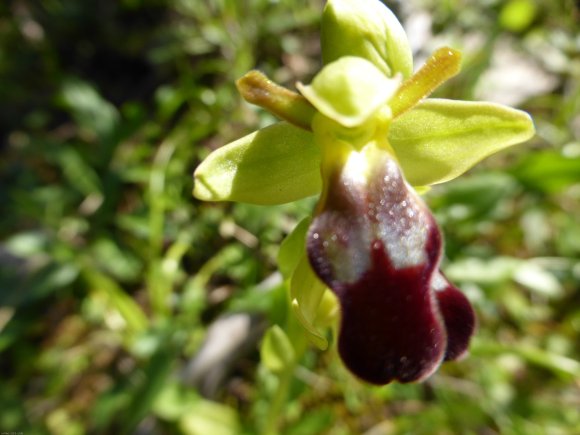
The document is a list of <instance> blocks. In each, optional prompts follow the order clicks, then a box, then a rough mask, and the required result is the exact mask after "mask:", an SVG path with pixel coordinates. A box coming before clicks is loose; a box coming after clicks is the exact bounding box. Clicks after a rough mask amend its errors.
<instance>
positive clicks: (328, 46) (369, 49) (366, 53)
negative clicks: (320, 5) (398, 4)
mask: <svg viewBox="0 0 580 435" xmlns="http://www.w3.org/2000/svg"><path fill="white" fill-rule="evenodd" d="M321 45H322V60H323V62H324V64H325V65H326V64H329V63H330V62H334V61H335V60H337V59H340V58H341V57H344V56H357V57H362V58H364V59H367V60H368V61H370V62H371V63H373V64H374V65H375V66H376V67H377V68H379V69H380V70H381V71H382V72H383V73H384V74H385V75H387V76H388V77H393V76H395V75H396V74H397V73H401V74H402V75H403V77H405V78H406V77H409V76H410V75H411V74H412V73H413V55H412V52H411V48H410V46H409V41H408V40H407V35H406V34H405V31H404V29H403V27H402V26H401V24H400V23H399V21H398V20H397V17H395V15H394V14H393V13H392V12H391V11H390V10H389V9H388V8H387V7H386V6H385V5H384V4H382V3H381V2H379V1H378V0H330V1H329V2H328V3H327V4H326V6H325V8H324V11H323V13H322V24H321Z"/></svg>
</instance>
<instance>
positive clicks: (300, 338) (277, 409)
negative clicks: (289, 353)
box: [263, 312, 308, 435]
mask: <svg viewBox="0 0 580 435" xmlns="http://www.w3.org/2000/svg"><path fill="white" fill-rule="evenodd" d="M289 316H290V317H289V319H290V320H289V322H288V323H289V327H288V332H289V334H288V336H289V338H290V340H291V342H292V343H293V344H294V355H295V357H294V361H293V362H292V364H289V365H288V366H287V367H286V368H285V369H284V371H283V372H281V373H280V374H279V375H278V388H277V389H276V394H275V395H274V397H273V399H272V402H271V405H270V408H269V409H268V416H267V418H266V424H265V425H264V431H263V434H264V435H278V434H279V433H280V430H279V426H280V416H281V414H282V407H283V406H284V403H285V402H286V400H287V398H288V392H289V390H290V384H291V382H292V378H293V377H294V372H295V370H296V366H297V365H298V363H299V361H300V360H302V357H303V356H304V353H305V352H306V349H307V348H308V342H307V340H306V337H305V335H304V332H303V331H302V330H300V329H299V328H301V326H300V325H298V324H297V321H296V319H295V318H294V315H293V313H291V312H290V313H289Z"/></svg>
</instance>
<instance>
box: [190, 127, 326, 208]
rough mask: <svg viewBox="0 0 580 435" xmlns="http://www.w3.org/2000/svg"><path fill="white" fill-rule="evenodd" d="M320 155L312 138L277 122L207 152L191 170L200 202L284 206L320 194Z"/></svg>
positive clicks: (194, 193) (194, 191)
mask: <svg viewBox="0 0 580 435" xmlns="http://www.w3.org/2000/svg"><path fill="white" fill-rule="evenodd" d="M319 167H320V151H319V150H318V147H317V146H316V145H315V143H314V136H313V135H312V133H310V132H308V131H306V130H303V129H300V128H298V127H295V126H293V125H291V124H288V123H286V122H279V123H276V124H273V125H271V126H269V127H265V128H263V129H261V130H258V131H256V132H254V133H251V134H249V135H247V136H245V137H243V138H241V139H238V140H236V141H235V142H232V143H230V144H228V145H225V146H224V147H222V148H219V149H217V150H216V151H214V152H213V153H211V154H210V155H209V156H208V157H207V158H206V159H205V160H204V161H203V162H202V163H201V164H200V165H199V166H198V168H197V169H196V170H195V173H194V182H195V183H194V189H193V195H194V196H195V197H196V198H198V199H201V200H203V201H237V202H246V203H250V204H262V205H273V204H284V203H287V202H292V201H296V200H298V199H301V198H305V197H307V196H311V195H316V194H317V193H318V192H320V189H321V179H320V169H319Z"/></svg>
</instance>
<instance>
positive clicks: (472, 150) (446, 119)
mask: <svg viewBox="0 0 580 435" xmlns="http://www.w3.org/2000/svg"><path fill="white" fill-rule="evenodd" d="M533 135H534V125H533V122H532V119H531V118H530V116H529V115H528V114H527V113H525V112H522V111H520V110H516V109H511V108H508V107H505V106H501V105H499V104H493V103H482V102H467V101H451V100H440V99H429V100H426V101H424V102H422V103H420V104H419V105H417V106H416V107H415V108H414V109H413V110H410V111H409V112H406V113H405V114H403V115H401V116H400V117H398V118H396V119H395V120H394V121H393V124H392V125H391V130H390V132H389V140H390V142H391V145H392V147H393V148H394V150H395V152H396V154H397V158H398V159H399V162H400V163H401V166H402V167H403V171H404V173H405V176H406V178H407V181H409V183H411V184H412V185H419V186H422V185H428V184H436V183H443V182H445V181H449V180H451V179H453V178H456V177H458V176H459V175H461V174H463V173H464V172H465V171H467V170H468V169H470V168H471V167H472V166H474V165H475V164H476V163H478V162H479V161H481V160H483V159H484V158H486V157H488V156H489V155H491V154H493V153H495V152H497V151H500V150H502V149H504V148H507V147H509V146H511V145H515V144H517V143H520V142H523V141H525V140H527V139H529V138H531V137H532V136H533Z"/></svg>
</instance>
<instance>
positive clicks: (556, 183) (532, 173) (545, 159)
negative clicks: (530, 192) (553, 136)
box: [510, 150, 580, 193]
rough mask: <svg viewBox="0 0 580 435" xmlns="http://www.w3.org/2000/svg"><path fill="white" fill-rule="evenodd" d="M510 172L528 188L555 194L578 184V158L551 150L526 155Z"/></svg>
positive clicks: (579, 160)
mask: <svg viewBox="0 0 580 435" xmlns="http://www.w3.org/2000/svg"><path fill="white" fill-rule="evenodd" d="M510 172H511V173H512V174H513V175H514V176H515V177H516V178H517V179H518V180H519V181H520V182H521V183H523V184H525V185H526V186H528V187H531V188H533V189H537V190H539V191H542V192H548V193H555V192H558V191H561V190H563V189H565V188H567V187H569V186H571V185H572V184H574V183H578V182H580V157H568V156H565V155H562V154H561V153H560V152H558V151H553V150H549V151H541V152H536V153H533V154H528V155H526V156H525V157H524V158H523V159H522V161H521V162H520V163H519V164H518V165H516V166H515V167H514V168H513V169H512V170H511V171H510Z"/></svg>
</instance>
